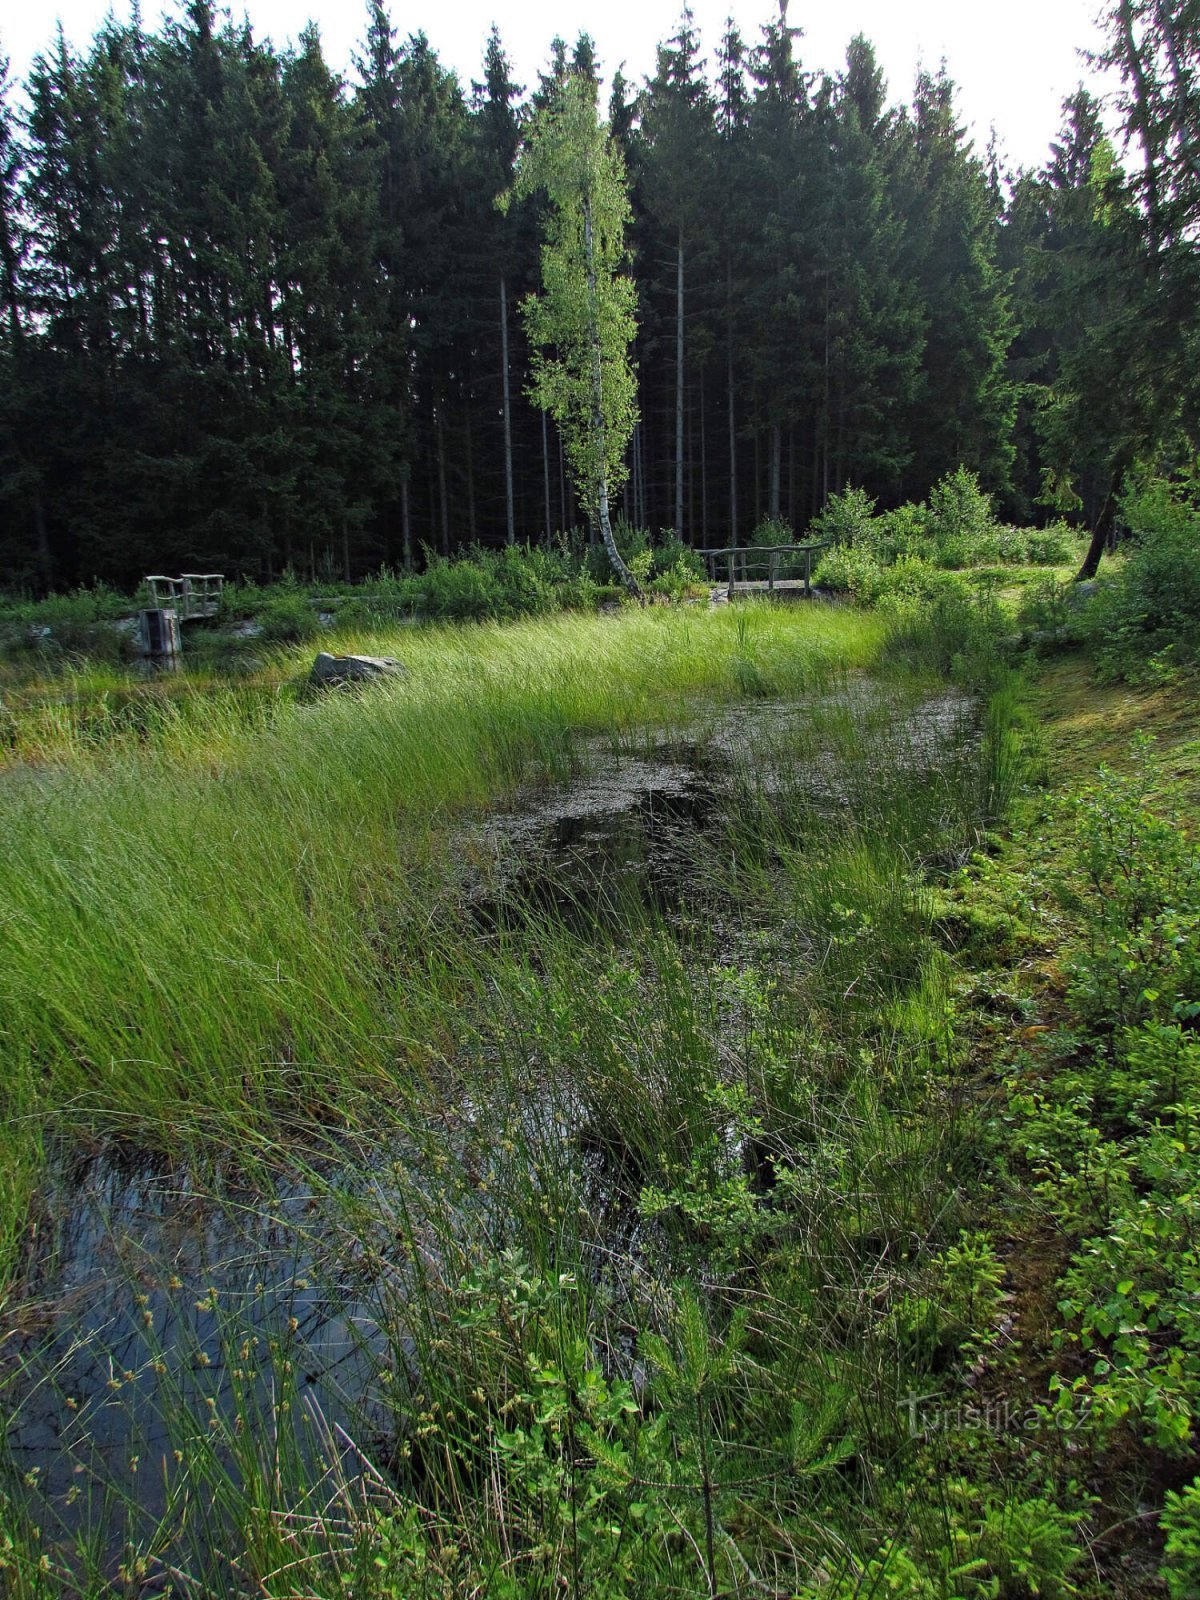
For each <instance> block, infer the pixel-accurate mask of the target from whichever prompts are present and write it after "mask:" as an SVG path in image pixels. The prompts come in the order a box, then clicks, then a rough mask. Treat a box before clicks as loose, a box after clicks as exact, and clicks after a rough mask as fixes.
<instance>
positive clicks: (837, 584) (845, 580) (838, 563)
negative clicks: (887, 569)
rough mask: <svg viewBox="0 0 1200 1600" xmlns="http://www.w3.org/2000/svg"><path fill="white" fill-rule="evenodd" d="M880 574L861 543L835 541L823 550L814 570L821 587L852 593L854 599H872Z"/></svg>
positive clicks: (876, 564) (872, 556)
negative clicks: (833, 544) (849, 543)
mask: <svg viewBox="0 0 1200 1600" xmlns="http://www.w3.org/2000/svg"><path fill="white" fill-rule="evenodd" d="M882 576H883V568H882V567H881V566H880V565H879V562H878V561H877V560H876V559H875V557H874V555H872V553H871V551H870V550H869V549H867V548H865V547H863V546H861V545H837V546H835V547H834V549H832V550H827V551H826V552H825V554H824V555H823V556H822V557H821V559H820V564H819V565H818V567H817V570H816V572H815V574H814V577H815V580H816V582H817V583H818V584H819V585H820V587H821V588H822V589H832V590H834V591H835V592H836V593H839V594H852V595H853V596H854V597H855V599H856V600H870V599H872V598H873V597H874V595H875V593H876V592H877V590H878V586H879V582H880V579H881V578H882Z"/></svg>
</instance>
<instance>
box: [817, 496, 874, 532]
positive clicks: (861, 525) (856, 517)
mask: <svg viewBox="0 0 1200 1600" xmlns="http://www.w3.org/2000/svg"><path fill="white" fill-rule="evenodd" d="M874 516H875V501H874V500H872V498H871V496H870V495H869V494H868V493H867V491H866V490H865V489H845V490H843V491H842V493H841V494H831V495H830V497H829V499H828V500H827V501H826V502H825V509H824V510H823V511H821V512H819V513H818V515H817V516H815V517H814V518H813V520H812V526H811V528H810V530H809V532H810V533H811V535H812V537H813V538H814V539H828V540H829V541H830V543H831V544H857V543H859V542H860V541H861V540H863V539H869V538H870V536H871V530H872V526H873V519H874Z"/></svg>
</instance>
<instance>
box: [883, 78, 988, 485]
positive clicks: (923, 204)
mask: <svg viewBox="0 0 1200 1600" xmlns="http://www.w3.org/2000/svg"><path fill="white" fill-rule="evenodd" d="M900 131H901V134H903V132H904V131H905V130H904V129H903V128H902V129H901V130H900ZM907 131H908V133H909V135H910V138H911V148H910V152H909V154H910V156H911V159H910V160H909V161H908V162H907V163H901V165H900V170H899V175H900V177H901V183H900V186H899V194H898V199H899V204H900V206H901V214H902V216H903V218H904V221H905V224H906V229H907V237H908V251H907V260H908V266H909V272H910V274H911V276H912V277H913V279H914V280H915V282H916V285H917V287H918V290H919V292H920V295H921V299H922V302H923V308H924V315H925V327H926V339H925V352H924V367H923V388H922V394H921V396H920V398H919V400H918V403H917V404H916V405H915V406H914V408H913V410H912V413H911V421H910V427H911V437H912V462H911V465H910V467H909V469H908V472H907V475H906V477H905V480H904V491H905V493H906V494H907V495H908V496H910V497H920V496H923V495H924V494H926V493H927V492H928V490H929V488H930V486H931V485H932V484H933V483H935V482H936V481H937V480H938V479H939V478H941V477H942V476H943V475H944V474H945V473H947V472H950V471H953V470H954V468H955V467H957V466H958V465H960V464H962V465H965V466H967V467H969V468H971V469H972V470H973V471H976V472H978V473H979V474H980V477H981V478H982V480H983V482H984V483H985V484H986V486H987V487H988V488H990V489H993V490H1004V489H1006V488H1007V487H1008V483H1009V479H1010V473H1011V467H1012V461H1013V445H1012V427H1013V415H1014V407H1015V395H1014V393H1013V389H1012V385H1011V383H1010V382H1009V379H1008V374H1007V369H1006V353H1007V349H1008V343H1009V339H1010V337H1011V331H1012V326H1011V315H1010V311H1009V307H1008V298H1007V292H1006V284H1005V281H1004V277H1003V274H1002V273H1001V271H1000V269H999V266H998V263H997V234H998V224H997V218H996V216H995V213H994V206H993V198H992V195H991V192H990V189H989V185H988V176H987V173H986V171H985V170H984V167H983V164H982V163H981V162H980V161H979V160H978V158H977V157H976V156H975V155H974V154H973V152H972V149H971V146H970V142H969V141H968V140H967V138H966V136H965V134H964V132H963V129H962V127H961V126H960V125H959V123H958V121H957V118H956V115H955V109H954V86H953V84H952V83H951V81H950V79H949V78H948V77H947V76H946V74H945V73H944V72H941V73H939V74H938V75H937V77H930V76H929V74H927V73H921V74H920V75H919V77H918V79H917V87H916V95H915V99H914V105H913V115H912V122H911V124H909V125H908V129H907Z"/></svg>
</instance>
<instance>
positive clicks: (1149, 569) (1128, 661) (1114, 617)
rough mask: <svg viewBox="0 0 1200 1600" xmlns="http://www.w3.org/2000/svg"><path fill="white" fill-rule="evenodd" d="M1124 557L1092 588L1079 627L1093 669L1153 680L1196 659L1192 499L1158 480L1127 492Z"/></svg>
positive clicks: (1197, 520) (1197, 574)
mask: <svg viewBox="0 0 1200 1600" xmlns="http://www.w3.org/2000/svg"><path fill="white" fill-rule="evenodd" d="M1122 514H1123V515H1124V518H1125V520H1126V522H1127V523H1128V524H1129V526H1130V528H1131V529H1132V530H1133V534H1134V544H1133V548H1132V550H1131V551H1130V553H1129V555H1128V556H1127V557H1126V559H1125V561H1124V562H1123V563H1122V564H1121V566H1120V567H1119V568H1118V570H1117V571H1116V573H1115V574H1113V575H1112V576H1110V577H1109V578H1108V579H1107V581H1106V583H1105V584H1104V586H1103V587H1102V589H1101V590H1100V592H1099V593H1098V594H1097V596H1096V598H1095V600H1094V601H1093V604H1092V606H1091V607H1090V609H1089V612H1088V615H1087V619H1086V631H1087V635H1088V638H1089V641H1090V643H1091V645H1092V649H1093V653H1094V655H1095V659H1096V663H1097V666H1098V667H1099V669H1100V672H1101V675H1102V676H1103V677H1105V678H1108V679H1116V678H1123V679H1125V680H1126V681H1127V682H1130V683H1146V682H1154V681H1156V680H1157V679H1160V678H1162V677H1164V676H1170V674H1171V673H1172V672H1174V671H1175V670H1177V669H1178V668H1180V667H1187V668H1190V667H1193V666H1194V665H1195V664H1196V662H1197V660H1200V561H1198V560H1197V552H1198V551H1200V505H1198V504H1197V499H1196V491H1195V490H1192V491H1190V492H1188V491H1183V490H1180V489H1178V488H1176V487H1175V486H1173V485H1171V484H1168V483H1165V482H1163V481H1162V480H1154V481H1152V482H1150V483H1148V484H1145V485H1143V486H1141V487H1138V488H1135V489H1134V490H1132V491H1131V492H1130V493H1129V494H1128V495H1127V496H1126V497H1125V499H1124V501H1123V503H1122Z"/></svg>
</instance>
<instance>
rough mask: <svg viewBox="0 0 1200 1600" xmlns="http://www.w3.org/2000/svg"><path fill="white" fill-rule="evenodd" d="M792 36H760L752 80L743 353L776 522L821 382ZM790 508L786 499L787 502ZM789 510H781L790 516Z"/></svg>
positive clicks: (805, 138)
mask: <svg viewBox="0 0 1200 1600" xmlns="http://www.w3.org/2000/svg"><path fill="white" fill-rule="evenodd" d="M795 33H796V30H794V29H790V28H788V27H787V26H786V24H785V23H784V22H783V21H780V22H773V23H771V24H769V25H768V26H767V27H765V28H764V29H763V38H762V43H761V44H760V45H759V46H758V48H757V49H756V50H755V51H754V53H753V57H752V63H751V75H752V77H753V80H754V84H755V90H754V99H753V103H752V106H751V111H750V137H749V153H748V163H747V166H748V173H747V189H748V192H749V194H750V195H751V196H752V204H753V206H754V208H755V210H756V212H757V215H758V217H759V219H760V221H759V224H758V226H757V227H756V228H755V230H754V235H753V249H752V250H751V251H749V252H748V260H747V270H746V273H745V277H744V291H743V293H744V302H743V303H744V309H745V322H744V327H745V346H744V348H745V354H746V358H747V365H748V368H749V372H750V375H751V380H752V395H753V402H752V403H753V414H752V422H753V425H754V427H755V430H756V433H757V435H758V437H757V439H756V447H755V456H756V460H758V458H759V456H760V448H759V447H760V444H761V443H763V442H765V444H766V458H767V459H766V496H765V506H763V505H762V504H761V502H760V498H759V495H760V488H761V485H762V479H763V473H762V471H761V470H758V471H756V473H755V500H756V505H755V515H756V517H757V515H758V513H759V511H760V510H762V509H765V512H766V515H767V516H769V517H771V518H779V517H780V516H782V514H783V506H784V499H783V492H784V450H785V444H786V445H787V446H788V449H787V455H788V480H789V483H791V482H793V481H794V478H795V471H796V461H797V457H796V443H797V441H796V429H797V425H799V426H800V427H801V428H802V427H803V426H804V424H805V423H806V422H809V423H811V420H812V418H813V416H814V412H815V402H816V397H817V396H818V395H819V393H820V381H821V374H820V368H819V365H818V362H817V358H816V345H817V327H816V323H817V321H818V318H819V305H820V302H819V295H818V293H817V289H816V286H817V283H818V277H819V274H818V258H817V255H816V245H817V238H816V221H817V217H818V215H819V211H820V203H821V200H822V193H821V190H822V188H823V185H824V182H825V180H826V176H827V163H826V162H825V160H824V158H823V155H822V153H821V152H820V151H819V150H818V139H819V137H820V135H819V134H818V132H817V128H816V119H815V117H814V111H813V106H812V102H811V100H810V93H809V90H810V85H809V82H808V80H807V78H806V76H805V74H804V73H803V71H802V70H801V67H800V63H799V61H798V60H797V59H796V55H795V51H794V48H793V39H794V37H795ZM788 498H789V501H790V500H791V498H792V496H790V495H789V497H788ZM794 509H795V508H794V507H793V506H792V505H791V504H790V503H789V505H788V511H789V513H792V514H794Z"/></svg>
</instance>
